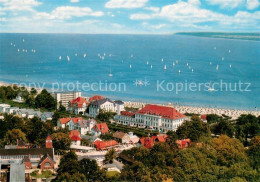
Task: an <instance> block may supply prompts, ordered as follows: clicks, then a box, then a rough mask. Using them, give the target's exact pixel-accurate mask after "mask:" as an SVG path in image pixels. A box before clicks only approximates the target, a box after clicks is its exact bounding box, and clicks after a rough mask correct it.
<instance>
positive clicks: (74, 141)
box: [69, 130, 81, 146]
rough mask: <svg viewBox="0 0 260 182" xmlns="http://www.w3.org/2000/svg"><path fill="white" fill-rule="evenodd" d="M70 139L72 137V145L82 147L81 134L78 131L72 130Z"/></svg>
mask: <svg viewBox="0 0 260 182" xmlns="http://www.w3.org/2000/svg"><path fill="white" fill-rule="evenodd" d="M69 137H70V139H71V144H72V145H77V146H80V142H81V137H80V133H79V131H78V130H72V131H70V133H69Z"/></svg>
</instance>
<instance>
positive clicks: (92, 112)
mask: <svg viewBox="0 0 260 182" xmlns="http://www.w3.org/2000/svg"><path fill="white" fill-rule="evenodd" d="M101 110H102V111H105V112H116V113H120V112H121V111H123V110H124V103H123V102H122V101H116V102H114V101H112V100H110V99H108V98H106V99H100V100H95V101H93V102H91V104H90V106H89V116H90V117H96V116H97V115H98V113H99V112H100V111H101Z"/></svg>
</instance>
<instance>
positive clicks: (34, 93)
mask: <svg viewBox="0 0 260 182" xmlns="http://www.w3.org/2000/svg"><path fill="white" fill-rule="evenodd" d="M30 94H31V95H32V96H35V95H36V94H37V90H36V89H35V88H31V90H30Z"/></svg>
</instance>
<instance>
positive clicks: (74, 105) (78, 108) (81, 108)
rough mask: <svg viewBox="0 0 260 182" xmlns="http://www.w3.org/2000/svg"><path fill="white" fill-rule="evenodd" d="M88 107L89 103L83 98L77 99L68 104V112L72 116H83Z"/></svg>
mask: <svg viewBox="0 0 260 182" xmlns="http://www.w3.org/2000/svg"><path fill="white" fill-rule="evenodd" d="M88 105H89V102H88V101H87V100H86V99H85V98H83V97H78V98H76V99H74V100H71V101H70V102H69V104H68V110H69V111H70V112H71V113H74V114H80V113H81V114H85V112H86V110H87V107H88Z"/></svg>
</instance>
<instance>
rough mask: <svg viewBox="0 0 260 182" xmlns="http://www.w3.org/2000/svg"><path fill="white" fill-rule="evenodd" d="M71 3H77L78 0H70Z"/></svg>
mask: <svg viewBox="0 0 260 182" xmlns="http://www.w3.org/2000/svg"><path fill="white" fill-rule="evenodd" d="M70 2H71V3H78V2H79V0H70Z"/></svg>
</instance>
